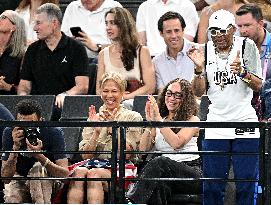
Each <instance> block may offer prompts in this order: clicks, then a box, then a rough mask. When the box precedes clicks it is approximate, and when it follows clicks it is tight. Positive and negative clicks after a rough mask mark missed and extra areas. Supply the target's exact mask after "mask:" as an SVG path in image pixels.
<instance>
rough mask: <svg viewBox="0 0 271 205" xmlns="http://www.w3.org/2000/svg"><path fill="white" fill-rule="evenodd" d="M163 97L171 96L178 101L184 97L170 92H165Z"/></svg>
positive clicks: (181, 94)
mask: <svg viewBox="0 0 271 205" xmlns="http://www.w3.org/2000/svg"><path fill="white" fill-rule="evenodd" d="M165 96H167V97H171V96H173V97H174V98H175V99H178V100H180V99H183V97H184V95H183V93H180V92H176V93H173V92H172V91H171V90H167V92H166V94H165Z"/></svg>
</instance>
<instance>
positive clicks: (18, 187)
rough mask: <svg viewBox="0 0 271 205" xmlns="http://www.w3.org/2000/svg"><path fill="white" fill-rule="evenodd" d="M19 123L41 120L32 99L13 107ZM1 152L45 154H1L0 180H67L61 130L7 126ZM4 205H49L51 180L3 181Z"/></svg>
mask: <svg viewBox="0 0 271 205" xmlns="http://www.w3.org/2000/svg"><path fill="white" fill-rule="evenodd" d="M16 119H17V120H19V121H41V120H42V117H41V106H40V105H39V104H38V102H36V101H34V100H22V101H20V102H19V103H18V104H17V105H16ZM2 141H3V150H4V151H19V150H28V151H40V150H43V151H46V153H3V155H2V168H1V174H2V177H26V176H28V177H45V176H53V177H67V176H68V174H69V171H68V159H67V157H66V155H65V154H64V153H54V152H55V151H65V141H64V136H63V131H62V130H61V129H59V128H56V127H41V128H22V127H14V128H11V127H8V128H6V129H5V130H4V132H3V137H2ZM4 183H5V189H4V200H5V203H47V204H48V203H50V201H51V193H52V185H53V181H52V180H26V179H24V178H22V180H21V179H20V180H5V181H4Z"/></svg>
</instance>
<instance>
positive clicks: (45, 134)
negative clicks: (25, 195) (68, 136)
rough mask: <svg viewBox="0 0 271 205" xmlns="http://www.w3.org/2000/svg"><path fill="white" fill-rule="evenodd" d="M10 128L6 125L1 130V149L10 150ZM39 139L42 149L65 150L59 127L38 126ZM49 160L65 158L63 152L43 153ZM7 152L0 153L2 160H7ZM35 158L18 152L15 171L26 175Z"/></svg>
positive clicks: (49, 150) (11, 142)
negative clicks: (2, 130)
mask: <svg viewBox="0 0 271 205" xmlns="http://www.w3.org/2000/svg"><path fill="white" fill-rule="evenodd" d="M11 133H12V128H10V127H7V128H6V129H5V130H4V132H3V138H2V142H3V151H12V148H13V140H12V134H11ZM40 140H41V141H42V144H43V150H45V151H48V152H52V151H65V149H66V145H65V140H64V132H63V130H62V129H61V128H57V127H41V128H40ZM44 155H45V156H46V157H48V158H49V159H50V160H51V161H53V162H55V161H56V160H58V159H64V158H66V154H64V153H57V154H53V153H48V154H47V153H46V154H44ZM8 157H9V153H3V154H2V160H4V161H6V160H8ZM36 161H37V160H36V159H35V158H34V157H31V158H29V157H25V156H23V155H21V154H18V158H17V164H16V172H17V173H18V174H20V175H21V176H27V173H28V171H29V170H30V169H31V168H32V167H33V165H34V163H35V162H36Z"/></svg>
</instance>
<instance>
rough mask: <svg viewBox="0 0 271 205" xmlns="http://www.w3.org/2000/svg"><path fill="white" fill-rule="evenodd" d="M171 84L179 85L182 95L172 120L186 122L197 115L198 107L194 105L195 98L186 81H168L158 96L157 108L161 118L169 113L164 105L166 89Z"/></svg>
mask: <svg viewBox="0 0 271 205" xmlns="http://www.w3.org/2000/svg"><path fill="white" fill-rule="evenodd" d="M173 83H179V85H180V87H181V92H182V93H183V98H182V102H181V105H180V106H179V107H178V109H177V110H176V113H175V115H174V118H173V120H174V121H187V120H189V119H190V118H191V117H192V116H193V115H197V114H198V106H197V103H196V98H195V95H194V92H193V89H192V85H191V83H189V82H188V81H187V80H184V79H181V78H176V79H175V80H172V81H170V82H169V83H168V84H167V85H166V86H165V87H164V89H163V91H162V92H161V94H160V95H159V96H158V100H157V103H158V107H159V112H160V114H161V117H163V118H164V117H166V116H168V114H169V111H168V109H167V106H166V103H165V95H166V92H167V90H168V87H169V86H170V85H171V84H173Z"/></svg>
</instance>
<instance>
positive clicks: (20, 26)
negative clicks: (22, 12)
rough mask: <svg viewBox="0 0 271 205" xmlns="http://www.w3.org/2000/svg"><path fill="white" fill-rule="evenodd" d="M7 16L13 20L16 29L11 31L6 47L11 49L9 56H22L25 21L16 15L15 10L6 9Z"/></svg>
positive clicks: (24, 42) (24, 39)
mask: <svg viewBox="0 0 271 205" xmlns="http://www.w3.org/2000/svg"><path fill="white" fill-rule="evenodd" d="M6 12H7V13H8V14H9V18H10V20H11V21H12V22H14V24H15V26H16V29H15V31H14V32H13V33H12V35H11V37H10V40H9V44H8V47H9V48H10V49H11V53H10V56H12V57H23V55H24V53H25V49H26V31H25V22H24V20H23V19H22V18H21V17H20V16H19V15H18V13H17V12H15V11H12V10H8V11H6Z"/></svg>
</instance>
